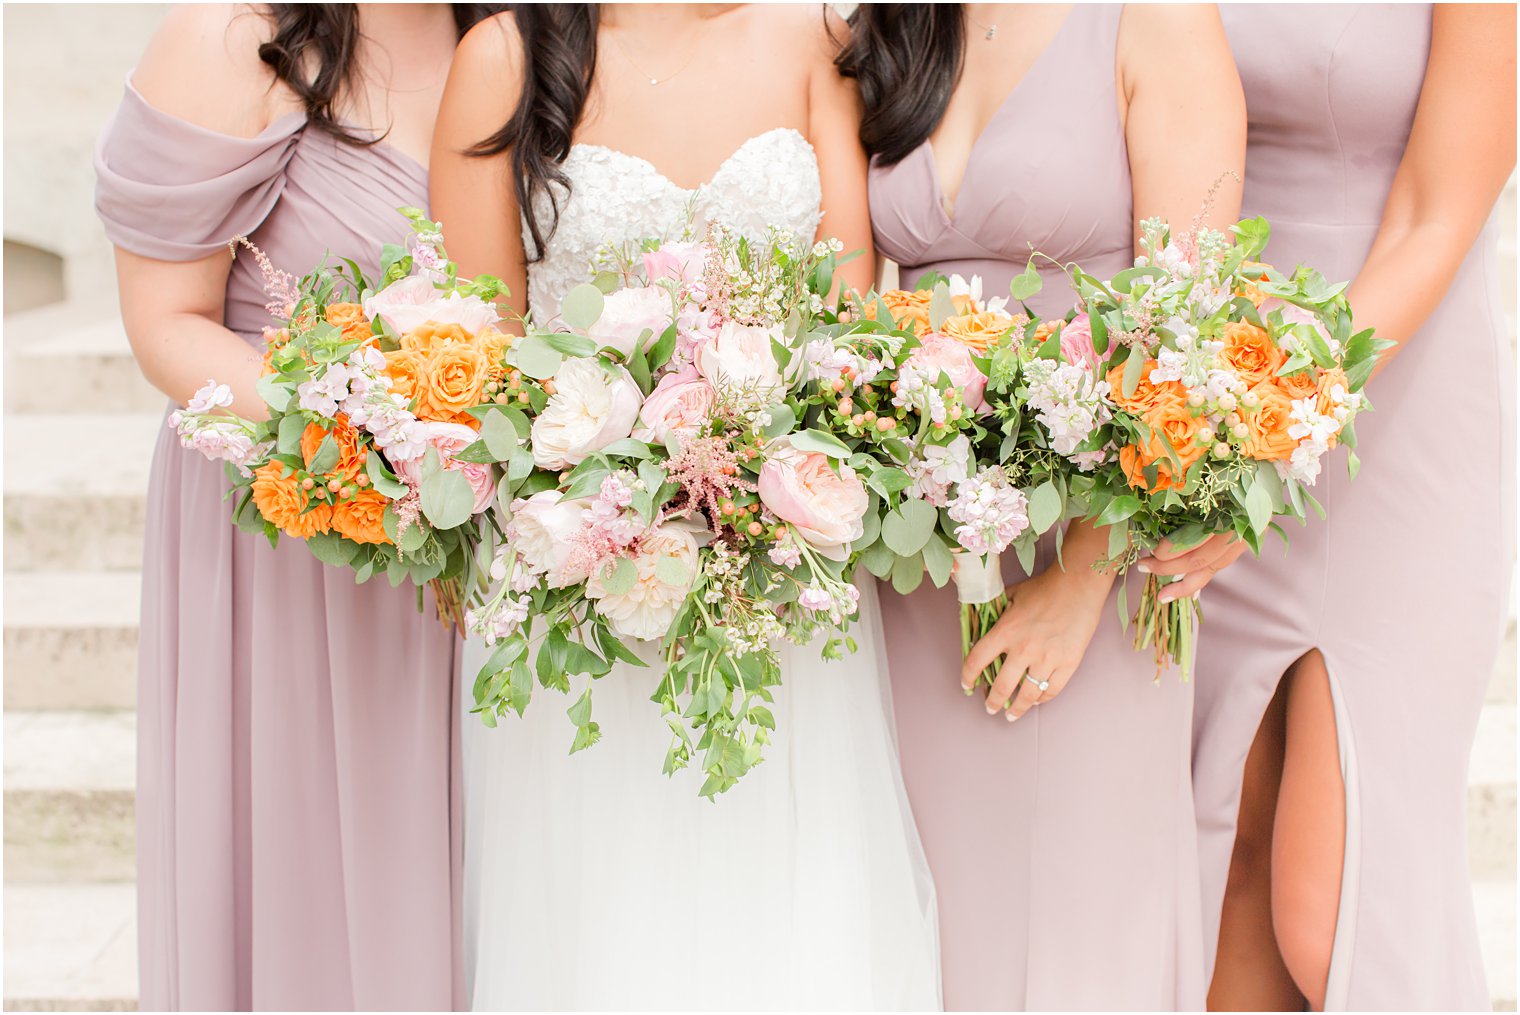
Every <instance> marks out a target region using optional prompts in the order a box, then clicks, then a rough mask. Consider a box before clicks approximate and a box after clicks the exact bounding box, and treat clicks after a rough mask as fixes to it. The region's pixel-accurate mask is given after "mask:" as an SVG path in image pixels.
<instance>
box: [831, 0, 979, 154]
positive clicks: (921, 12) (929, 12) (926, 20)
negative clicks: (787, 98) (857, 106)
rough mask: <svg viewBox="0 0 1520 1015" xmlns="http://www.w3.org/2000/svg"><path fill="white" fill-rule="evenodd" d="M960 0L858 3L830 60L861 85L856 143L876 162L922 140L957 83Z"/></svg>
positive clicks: (962, 34) (961, 53)
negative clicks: (946, 0) (845, 38)
mask: <svg viewBox="0 0 1520 1015" xmlns="http://www.w3.org/2000/svg"><path fill="white" fill-rule="evenodd" d="M961 6H962V5H961V4H938V3H934V4H929V3H917V4H875V3H864V4H860V5H859V6H858V7H856V8H855V13H853V14H851V15H850V41H849V43H848V44H847V45H846V46H845V47H844V49H843V50H842V51H841V52H840V54H839V56H838V57H836V58H835V60H834V66H835V67H837V68H838V69H839V73H840V74H842V75H844V76H845V77H847V78H854V79H855V80H856V81H857V82H858V83H859V86H860V98H861V101H862V102H863V104H864V106H865V115H864V116H862V117H861V120H860V143H861V145H863V146H864V147H865V150H866V154H867V155H870V156H872V157H873V158H875V160H876V161H877V163H878V164H880V165H884V166H890V165H893V164H895V163H898V162H901V161H902V160H903V159H904V158H906V157H907V156H908V155H909V154H910V153H911V152H913V151H914V149H916V148H918V146H919V145H921V144H923V143H924V142H925V141H926V140H928V138H929V135H930V134H933V133H934V128H935V127H937V126H939V121H940V118H941V117H943V116H944V115H945V107H947V106H948V105H949V104H950V96H951V94H952V93H953V92H954V91H955V86H956V84H958V83H959V82H960V78H961V64H962V63H963V62H964V57H965V42H966V25H965V21H964V14H963V13H962V10H961Z"/></svg>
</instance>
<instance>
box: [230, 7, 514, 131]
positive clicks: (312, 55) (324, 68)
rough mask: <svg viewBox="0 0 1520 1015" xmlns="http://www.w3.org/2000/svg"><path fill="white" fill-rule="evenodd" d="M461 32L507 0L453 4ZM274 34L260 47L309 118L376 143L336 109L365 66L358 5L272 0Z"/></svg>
mask: <svg viewBox="0 0 1520 1015" xmlns="http://www.w3.org/2000/svg"><path fill="white" fill-rule="evenodd" d="M449 6H450V7H452V8H453V10H454V27H455V28H456V30H457V31H458V34H459V36H460V37H463V36H464V33H465V32H467V31H469V30H470V29H471V28H473V27H474V26H475V24H476V23H477V22H479V21H481V20H483V19H485V18H488V17H490V16H491V15H492V14H495V13H496V12H497V11H500V10H502V9H503V8H504V7H505V6H506V5H505V4H484V3H482V4H450V5H449ZM268 16H269V18H270V20H271V21H272V22H273V25H274V35H273V37H272V38H270V39H269V41H268V42H265V43H263V44H261V45H260V46H259V59H260V60H263V61H264V62H265V63H266V64H268V65H269V68H270V69H271V70H273V71H274V76H275V77H276V78H278V79H279V80H280V81H282V82H284V84H285V85H286V87H288V88H289V89H290V90H291V91H293V92H295V93H296V96H297V97H298V98H299V99H300V100H301V104H302V105H303V106H305V107H306V119H307V121H308V122H309V123H310V124H311V125H312V126H313V127H316V128H318V129H319V130H323V131H326V132H327V133H329V134H332V135H333V136H334V137H337V138H340V139H342V140H344V141H347V142H348V143H350V144H357V145H363V144H373V143H374V142H375V141H377V140H379V138H373V137H372V138H360V137H355V136H354V135H353V134H351V133H350V132H349V131H348V130H346V129H345V128H344V127H343V125H342V124H340V123H339V122H338V119H337V117H336V116H335V115H334V114H333V107H334V106H335V105H336V104H337V103H338V102H339V100H340V99H341V98H342V95H343V91H344V90H345V89H346V88H348V87H350V86H351V85H353V84H354V79H355V77H356V75H357V74H358V71H359V68H358V66H357V64H356V62H355V60H354V56H355V53H356V52H357V50H358V47H359V38H360V33H359V5H358V4H269V5H268Z"/></svg>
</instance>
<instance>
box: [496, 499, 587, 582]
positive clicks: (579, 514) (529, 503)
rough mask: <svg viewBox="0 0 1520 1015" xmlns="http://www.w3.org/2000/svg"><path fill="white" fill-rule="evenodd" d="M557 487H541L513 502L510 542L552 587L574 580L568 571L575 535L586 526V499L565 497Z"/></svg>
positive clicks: (531, 568) (530, 567) (520, 555)
mask: <svg viewBox="0 0 1520 1015" xmlns="http://www.w3.org/2000/svg"><path fill="white" fill-rule="evenodd" d="M563 497H564V495H563V494H561V493H560V492H559V491H558V490H541V491H539V492H538V493H535V494H534V495H533V496H531V497H529V498H527V499H526V500H518V501H515V502H514V503H513V504H512V525H511V529H510V531H509V533H508V543H509V544H510V545H511V547H512V548H513V549H514V550H516V551H517V554H518V556H519V557H521V558H522V560H523V563H524V564H526V565H527V566H528V570H529V571H532V572H533V573H534V574H541V575H543V576H544V580H545V582H546V583H547V584H548V585H549V587H550V588H554V589H557V588H563V587H564V586H566V585H570V584H573V583H572V582H571V580H570V577H569V576H568V575H566V574H565V562H566V561H567V560H569V559H570V551H571V547H572V546H573V543H572V537H574V536H575V534H576V533H578V532H580V531H581V529H582V528H584V527H585V517H586V510H587V502H586V501H585V500H584V499H581V498H577V499H576V500H564V499H563Z"/></svg>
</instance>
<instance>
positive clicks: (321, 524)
mask: <svg viewBox="0 0 1520 1015" xmlns="http://www.w3.org/2000/svg"><path fill="white" fill-rule="evenodd" d="M253 503H254V506H255V507H257V508H258V509H259V514H260V515H262V516H263V517H264V518H265V520H267V521H269V522H272V523H273V524H274V526H275V528H277V529H279V530H281V531H282V532H284V533H286V534H287V535H290V536H293V537H295V538H296V539H308V538H310V537H311V536H314V535H316V534H317V533H319V532H327V531H329V530H330V529H331V528H332V508H331V507H329V506H328V505H326V504H320V503H319V504H313V505H312V507H311V509H310V510H307V507H306V505H307V498H306V492H305V491H304V490H302V489H301V484H300V483H298V482H297V481H296V478H295V476H294V475H293V474H292V475H286V474H285V466H283V465H281V464H280V463H279V462H269V463H267V464H265V465H261V466H260V467H259V468H257V469H255V470H254V473H253Z"/></svg>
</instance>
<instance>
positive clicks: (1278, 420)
mask: <svg viewBox="0 0 1520 1015" xmlns="http://www.w3.org/2000/svg"><path fill="white" fill-rule="evenodd" d="M1280 379H1281V378H1279V380H1280ZM1251 394H1253V395H1255V396H1256V397H1257V398H1259V399H1261V405H1260V406H1258V407H1257V409H1256V411H1255V412H1252V413H1251V414H1250V415H1248V416H1246V418H1245V423H1246V430H1247V433H1246V439H1245V441H1244V443H1242V444H1241V446H1240V452H1241V454H1243V455H1245V456H1246V457H1247V458H1254V459H1256V460H1257V461H1259V462H1274V461H1283V460H1286V459H1288V458H1291V457H1292V456H1293V449H1294V448H1296V447H1297V446H1298V442H1297V441H1295V440H1294V439H1293V438H1292V437H1289V436H1288V427H1289V426H1290V425H1291V424H1292V422H1293V420H1292V418H1291V413H1292V412H1293V401H1292V399H1290V398H1289V397H1288V394H1287V392H1285V391H1283V389H1282V388H1281V386H1279V385H1278V384H1277V383H1275V382H1273V381H1271V380H1266V381H1262V382H1261V383H1259V384H1257V385H1256V386H1255V387H1254V388H1252V389H1251Z"/></svg>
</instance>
